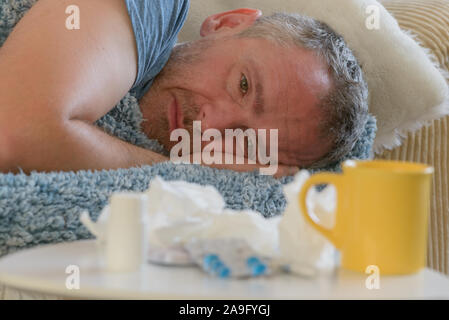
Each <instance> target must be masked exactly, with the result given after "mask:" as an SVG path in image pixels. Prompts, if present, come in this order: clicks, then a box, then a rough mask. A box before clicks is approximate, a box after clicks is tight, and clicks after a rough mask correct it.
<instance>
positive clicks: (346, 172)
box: [299, 160, 433, 275]
mask: <svg viewBox="0 0 449 320" xmlns="http://www.w3.org/2000/svg"><path fill="white" fill-rule="evenodd" d="M342 169H343V173H342V174H335V173H319V174H315V175H313V176H311V177H310V178H309V179H308V180H307V181H306V182H305V184H304V186H303V187H302V189H301V191H300V193H299V206H300V208H301V211H302V213H303V216H304V217H305V219H306V221H308V222H309V223H310V224H311V225H312V226H313V227H314V228H315V229H316V230H318V231H319V232H320V233H322V234H323V235H324V236H325V237H326V238H327V239H329V240H330V241H331V242H332V243H333V245H334V246H335V247H336V248H337V249H338V250H339V251H340V253H341V266H342V267H343V268H345V269H349V270H353V271H358V272H365V270H366V268H367V267H368V266H372V265H374V266H377V267H378V268H379V272H380V273H381V274H386V275H388V274H390V275H393V274H410V273H415V272H418V271H419V270H421V269H422V268H423V267H425V265H426V252H427V226H428V217H429V211H430V192H431V179H432V175H433V168H432V167H429V166H427V165H424V164H418V163H411V162H399V161H381V160H374V161H354V160H348V161H345V162H344V163H343V164H342ZM317 184H332V185H334V186H335V187H336V190H337V197H336V198H337V204H336V216H335V226H334V227H333V228H332V229H328V228H325V227H323V226H322V225H320V224H319V221H317V222H318V223H317V222H315V221H314V220H313V219H312V218H311V216H310V214H309V212H308V210H307V206H306V196H307V191H308V190H309V189H310V188H311V187H312V186H314V185H317Z"/></svg>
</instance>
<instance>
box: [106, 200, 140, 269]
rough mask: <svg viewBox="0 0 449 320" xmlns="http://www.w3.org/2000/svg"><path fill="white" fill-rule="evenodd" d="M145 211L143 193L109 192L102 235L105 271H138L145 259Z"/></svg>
mask: <svg viewBox="0 0 449 320" xmlns="http://www.w3.org/2000/svg"><path fill="white" fill-rule="evenodd" d="M147 215H148V210H147V196H146V195H145V194H142V193H126V192H121V193H115V194H113V195H112V196H111V199H110V212H109V218H108V226H107V236H106V238H107V239H106V263H107V269H108V270H109V271H121V272H132V271H138V270H139V268H140V267H141V266H142V265H143V263H144V262H145V261H146V251H147V250H146V248H147V245H148V243H147V242H148V239H147V226H146V222H147Z"/></svg>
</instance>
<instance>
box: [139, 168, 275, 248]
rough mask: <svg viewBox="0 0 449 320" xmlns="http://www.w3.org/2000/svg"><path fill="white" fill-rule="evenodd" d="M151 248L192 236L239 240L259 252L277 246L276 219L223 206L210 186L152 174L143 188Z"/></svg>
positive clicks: (174, 244) (215, 191) (193, 237)
mask: <svg viewBox="0 0 449 320" xmlns="http://www.w3.org/2000/svg"><path fill="white" fill-rule="evenodd" d="M147 196H148V199H149V225H150V247H151V248H158V247H159V248H160V247H165V248H173V247H174V246H176V245H185V244H186V243H188V242H189V241H191V240H194V239H242V240H246V241H247V243H248V244H249V245H250V246H251V247H252V249H253V250H255V251H256V252H257V253H259V254H261V255H270V256H272V255H274V254H275V253H276V251H277V249H278V246H279V241H278V228H277V225H278V222H279V218H272V219H265V218H264V217H263V216H262V215H261V214H260V213H258V212H255V211H251V210H244V211H235V210H230V209H225V208H224V207H225V202H224V200H223V197H222V196H221V195H220V193H219V192H218V191H217V190H216V189H215V188H214V187H211V186H200V185H197V184H192V183H188V182H184V181H164V180H163V179H162V178H160V177H156V178H155V179H154V180H153V181H152V182H151V184H150V188H149V189H148V191H147Z"/></svg>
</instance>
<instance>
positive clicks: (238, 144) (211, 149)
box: [170, 121, 278, 175]
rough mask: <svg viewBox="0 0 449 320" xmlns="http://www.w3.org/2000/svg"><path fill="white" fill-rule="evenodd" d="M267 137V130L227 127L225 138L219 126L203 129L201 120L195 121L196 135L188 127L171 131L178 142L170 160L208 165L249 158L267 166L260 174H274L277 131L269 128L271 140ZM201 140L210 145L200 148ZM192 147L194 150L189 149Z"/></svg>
mask: <svg viewBox="0 0 449 320" xmlns="http://www.w3.org/2000/svg"><path fill="white" fill-rule="evenodd" d="M179 139H181V141H179ZM267 139H268V137H267V129H258V130H257V132H256V130H255V129H246V130H245V131H243V130H242V129H226V130H225V134H224V139H223V136H222V133H221V132H220V131H219V130H217V129H207V130H205V131H204V132H201V121H194V122H193V137H191V136H190V133H189V132H188V131H187V130H186V129H176V130H173V131H172V133H171V134H170V141H179V142H178V143H177V144H176V145H175V146H174V147H173V148H172V149H171V151H170V160H171V161H172V162H184V163H191V162H193V163H195V164H206V165H211V164H245V161H246V163H247V164H260V165H264V166H266V167H261V168H260V173H261V174H263V175H273V174H275V173H276V172H277V169H278V130H277V129H270V130H269V143H267ZM234 141H235V143H234ZM202 142H209V144H207V145H206V146H205V147H204V148H203V149H201V146H202ZM223 142H224V150H223ZM191 146H192V148H193V150H190V148H191ZM268 146H269V152H268V150H267V149H268ZM234 150H235V152H234ZM223 151H224V152H223Z"/></svg>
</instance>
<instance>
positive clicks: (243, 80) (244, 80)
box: [240, 74, 249, 94]
mask: <svg viewBox="0 0 449 320" xmlns="http://www.w3.org/2000/svg"><path fill="white" fill-rule="evenodd" d="M248 89H249V84H248V79H247V78H246V76H245V75H244V74H242V77H241V78H240V90H241V91H242V93H243V94H246V93H248Z"/></svg>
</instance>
